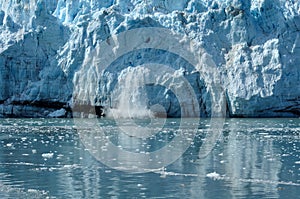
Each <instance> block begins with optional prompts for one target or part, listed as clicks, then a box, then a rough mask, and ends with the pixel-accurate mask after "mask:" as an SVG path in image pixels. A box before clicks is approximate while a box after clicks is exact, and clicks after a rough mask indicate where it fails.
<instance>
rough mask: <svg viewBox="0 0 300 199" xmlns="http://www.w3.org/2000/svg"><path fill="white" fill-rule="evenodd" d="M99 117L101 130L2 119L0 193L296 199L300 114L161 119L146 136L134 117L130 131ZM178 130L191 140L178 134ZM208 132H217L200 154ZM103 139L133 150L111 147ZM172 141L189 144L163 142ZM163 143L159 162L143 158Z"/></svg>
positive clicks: (20, 195)
mask: <svg viewBox="0 0 300 199" xmlns="http://www.w3.org/2000/svg"><path fill="white" fill-rule="evenodd" d="M94 120H95V119H94ZM96 121H97V123H98V124H94V125H96V126H97V125H99V126H100V127H101V128H97V127H96V126H95V128H92V126H88V125H85V123H84V122H81V121H75V122H74V120H73V119H1V120H0V198H180V199H183V198H208V199H217V198H222V199H226V198H299V197H300V119H226V120H225V121H224V123H223V124H222V129H221V130H220V129H219V130H215V129H214V128H211V121H209V120H200V121H198V120H196V119H195V120H193V119H190V120H188V121H181V120H180V119H167V120H163V119H161V121H160V120H157V121H156V122H157V125H160V126H158V127H157V128H156V127H155V125H156V123H154V124H151V127H149V129H150V130H151V129H152V131H151V134H147V136H145V137H142V136H141V137H136V135H137V133H138V132H141V133H143V131H141V129H147V127H148V126H149V124H150V123H151V122H150V121H148V120H146V119H145V120H135V121H134V123H135V125H136V126H137V127H140V128H137V129H135V131H136V132H134V133H130V132H129V133H128V131H130V129H134V128H133V127H132V122H128V121H127V120H122V121H114V120H110V119H101V120H96ZM185 122H186V123H185ZM191 124H193V125H191ZM195 124H197V128H196V129H194V126H195ZM161 125H162V126H161ZM84 127H86V128H84ZM189 127H190V129H189ZM219 127H220V126H218V128H219ZM82 129H84V130H82ZM124 129H125V130H124ZM149 129H148V130H149ZM92 131H103V132H102V133H103V135H105V136H104V137H103V136H97V134H96V133H95V132H92ZM124 132H127V134H126V133H124ZM179 132H185V134H189V136H187V137H188V138H189V139H185V138H186V137H182V139H179V140H176V137H177V136H179V134H180V133H179ZM211 132H217V135H216V136H215V138H214V139H213V140H212V141H213V142H211V143H209V145H210V146H211V149H210V150H209V151H208V153H207V154H206V155H203V153H205V152H204V151H202V150H204V149H203V147H202V145H204V143H205V142H207V141H206V140H207V139H210V138H211V137H210V136H208V134H209V133H211ZM85 136H87V137H85ZM191 137H192V139H190V138H191ZM102 138H103V139H104V138H105V139H107V142H110V143H111V144H112V145H115V146H116V147H117V149H119V150H120V151H127V152H128V153H127V154H131V155H129V156H126V157H125V158H124V157H123V156H121V155H120V154H122V153H118V152H116V151H113V152H111V151H109V149H110V148H106V147H107V146H106V144H105V142H100V139H102ZM173 140H175V141H176V142H179V143H184V142H186V141H189V142H190V143H189V144H188V145H187V146H188V147H185V145H184V144H182V145H180V144H179V145H178V144H174V145H168V144H169V143H172V141H173ZM182 140H183V142H182ZM102 141H103V140H102ZM89 143H90V145H89ZM178 146H183V147H182V148H180V147H178ZM165 147H169V149H168V151H167V152H161V153H160V152H159V153H157V155H156V156H155V157H157V156H159V158H160V160H161V161H162V163H161V162H160V163H158V162H155V161H156V159H155V158H154V159H151V161H154V163H150V162H149V160H150V159H147V158H144V159H143V157H144V156H145V157H152V156H151V154H154V153H155V152H156V151H159V150H161V149H164V148H165ZM172 147H173V148H172ZM98 149H99V150H98ZM100 149H101V150H100ZM104 149H106V150H104ZM112 149H114V150H116V149H115V148H112ZM205 150H206V152H207V149H205ZM110 152H111V153H110ZM180 152H182V154H180ZM138 154H144V156H139V155H138ZM137 157H140V158H141V159H140V160H139V159H137ZM101 158H102V159H101ZM159 158H158V159H157V160H159ZM163 160H167V161H166V162H163ZM110 161H111V162H110ZM126 161H128V162H130V164H129V163H128V164H127V163H126ZM135 161H136V162H135ZM113 162H114V163H113ZM116 162H117V163H116ZM141 162H142V163H141ZM147 162H149V165H147ZM164 164H167V165H164ZM122 165H123V167H122ZM134 165H136V167H134ZM139 165H142V167H144V170H140V169H139ZM118 166H119V167H118ZM128 166H130V169H127V167H128ZM148 166H149V168H148ZM155 166H161V167H160V168H155Z"/></svg>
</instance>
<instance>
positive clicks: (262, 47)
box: [0, 0, 300, 117]
mask: <svg viewBox="0 0 300 199" xmlns="http://www.w3.org/2000/svg"><path fill="white" fill-rule="evenodd" d="M145 27H161V28H168V29H170V30H172V31H174V34H175V33H176V34H181V35H183V36H186V37H188V38H189V39H191V40H193V42H194V45H195V48H196V49H197V48H199V49H203V50H204V51H205V52H206V53H207V54H208V55H209V56H210V57H211V58H212V61H213V63H214V66H215V69H213V70H215V71H217V72H218V73H219V74H220V82H221V85H222V87H223V89H224V91H226V99H227V105H228V111H229V114H230V115H231V116H242V117H261V116H265V117H272V116H283V117H285V116H293V117H295V116H299V115H300V112H299V110H300V109H299V104H300V101H299V100H300V99H299V96H300V87H299V82H300V72H299V67H298V65H299V63H300V36H299V33H300V32H299V31H300V3H299V1H294V0H275V1H274V0H259V1H251V0H246V1H242V0H219V1H217V0H201V1H199V0H184V1H177V0H165V1H161V0H124V1H121V0H104V1H87V0H75V1H72V0H58V1H50V0H25V1H19V0H1V1H0V38H1V39H0V71H1V73H0V116H4V117H7V116H28V117H32V116H34V117H37V116H51V115H56V114H51V113H52V112H54V111H57V110H60V109H62V108H63V109H66V111H61V112H62V113H65V114H64V115H61V116H66V115H67V113H68V112H69V111H70V104H72V102H74V98H75V97H76V96H74V90H75V91H76V89H77V91H78V93H79V94H80V96H81V97H80V99H79V100H78V102H79V103H84V104H90V105H95V104H100V103H104V102H106V101H107V100H108V95H110V93H111V92H112V90H110V89H112V88H113V87H111V85H114V84H115V82H116V81H117V80H118V78H120V77H119V75H121V74H123V73H124V72H123V73H122V70H123V69H122V68H121V69H122V70H119V69H117V68H116V71H113V70H111V71H106V73H105V74H103V73H101V72H99V70H95V67H99V65H101V60H100V61H99V60H91V59H90V58H91V57H93V56H94V55H93V52H95V49H97V46H99V44H101V42H117V41H115V40H110V36H111V35H116V34H119V33H122V32H125V31H127V30H131V29H136V28H145ZM171 48H172V46H170V49H171ZM144 55H146V54H145V53H144V54H143V53H142V55H141V56H142V57H143V56H144ZM156 55H157V54H156ZM161 56H164V57H163V58H166V59H163V58H160V60H162V61H164V62H163V64H167V63H166V61H165V60H167V61H168V62H169V65H172V63H173V62H176V60H177V58H176V57H174V56H173V57H172V55H170V54H168V55H166V54H163V53H162V54H161ZM154 57H155V56H154ZM154 57H152V58H153V59H154ZM125 58H126V57H124V58H123V59H119V60H116V62H115V63H117V64H118V63H119V64H120V65H122V66H125V67H129V66H130V63H129V62H130V60H133V61H136V60H138V57H137V56H136V54H134V53H132V54H130V55H128V57H127V58H126V59H125ZM144 58H145V56H144ZM147 59H149V60H151V57H148V58H147ZM158 60H159V59H158ZM179 62H180V61H179ZM180 63H184V62H180ZM126 64H127V65H126ZM139 64H143V63H142V62H139ZM195 68H196V69H197V70H191V71H189V75H190V76H189V77H188V81H189V82H190V84H191V85H192V87H193V88H194V90H195V92H196V95H197V99H198V103H199V105H200V107H201V114H202V115H203V116H205V115H209V114H210V107H211V104H210V98H209V95H210V94H209V86H210V84H211V82H209V81H210V79H211V78H210V75H211V73H210V72H208V71H207V68H206V69H203V67H200V68H197V67H196V66H195ZM204 68H205V67H204ZM175 70H177V71H178V72H180V70H182V68H180V67H178V68H177V69H176V67H175ZM95 82H96V83H95ZM79 84H80V88H77V87H74V85H76V86H78V85H79ZM157 93H160V94H161V95H159V97H158V96H157V95H158V94H157ZM148 94H149V95H150V97H149V98H151V99H153V103H154V102H155V103H160V104H162V106H163V107H164V108H165V109H166V110H167V112H168V114H169V116H179V114H180V111H178V110H179V109H178V106H179V103H178V101H176V99H175V98H174V95H172V94H170V93H167V92H165V91H163V90H162V89H160V88H152V89H151V88H149V89H148Z"/></svg>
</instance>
